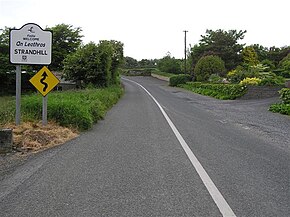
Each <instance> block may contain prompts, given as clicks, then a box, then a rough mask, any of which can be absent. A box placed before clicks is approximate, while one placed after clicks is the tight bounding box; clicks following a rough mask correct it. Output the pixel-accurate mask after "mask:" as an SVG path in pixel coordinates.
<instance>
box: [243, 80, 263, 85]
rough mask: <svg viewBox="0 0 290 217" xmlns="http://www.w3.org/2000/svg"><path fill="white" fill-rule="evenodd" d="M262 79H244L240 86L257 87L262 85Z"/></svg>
mask: <svg viewBox="0 0 290 217" xmlns="http://www.w3.org/2000/svg"><path fill="white" fill-rule="evenodd" d="M261 81H262V80H261V79H260V78H244V79H243V80H242V81H241V82H240V84H241V85H244V86H248V85H250V86H256V85H259V84H260V83H261Z"/></svg>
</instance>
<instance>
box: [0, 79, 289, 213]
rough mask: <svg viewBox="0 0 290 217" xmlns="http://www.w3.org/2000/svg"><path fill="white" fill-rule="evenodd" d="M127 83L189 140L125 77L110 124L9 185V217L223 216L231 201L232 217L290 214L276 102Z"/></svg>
mask: <svg viewBox="0 0 290 217" xmlns="http://www.w3.org/2000/svg"><path fill="white" fill-rule="evenodd" d="M126 79H130V80H134V81H136V82H138V83H139V84H141V85H143V87H144V88H146V89H147V90H148V91H149V92H150V93H151V94H152V96H153V97H154V98H155V99H156V101H157V102H158V103H159V104H160V106H161V107H162V108H161V109H162V110H164V112H165V113H166V115H168V118H169V119H170V120H171V121H172V124H173V125H174V127H176V130H177V131H178V133H180V137H182V138H177V136H176V132H174V131H173V130H172V126H170V125H169V123H168V120H166V119H165V118H164V115H163V114H162V112H161V110H160V108H159V107H158V105H157V104H156V102H155V101H154V100H153V99H152V98H151V97H150V96H149V95H148V93H146V91H145V90H144V89H143V88H142V87H140V86H139V85H137V84H136V83H133V82H131V81H128V80H123V83H124V85H125V89H126V93H125V95H124V97H123V98H122V99H121V100H120V102H119V103H118V104H117V105H116V106H115V107H113V109H112V110H111V111H110V112H109V113H108V114H107V116H106V118H105V120H104V121H101V122H99V123H98V124H97V125H95V126H94V127H93V129H92V130H90V131H88V132H86V133H83V134H82V135H81V136H80V137H78V138H77V139H75V140H73V141H71V142H68V143H66V144H65V145H63V146H61V147H57V148H54V149H51V150H48V151H45V152H42V153H40V154H38V155H37V156H35V157H34V158H31V159H29V160H28V161H27V162H26V163H25V164H24V165H22V166H19V167H18V168H17V169H16V170H15V171H14V172H13V173H11V174H10V175H9V176H7V177H5V179H3V180H1V181H0V216H134V217H135V216H166V217H167V216H205V217H210V216H214V217H215V216H226V215H225V214H222V210H223V208H224V207H225V203H226V205H228V207H229V208H230V209H231V211H232V212H233V215H232V216H247V217H248V216H267V217H268V216H279V217H284V216H285V217H287V216H290V166H289V165H290V142H289V132H290V119H289V117H287V116H282V115H279V114H273V113H271V112H269V111H267V108H268V105H269V104H270V103H271V102H273V101H276V100H277V99H267V100H247V101H242V100H237V101H219V100H214V99H212V98H209V97H204V96H200V95H197V94H193V93H189V92H187V91H184V90H181V89H178V88H171V87H168V86H167V85H166V83H165V82H162V81H159V80H156V79H154V78H150V77H130V78H126ZM182 139H184V142H185V143H186V145H188V147H189V148H190V151H192V155H194V156H196V158H197V159H198V162H199V163H200V164H201V165H202V169H204V171H205V172H206V174H207V175H208V178H206V179H205V178H202V177H201V172H200V171H199V172H198V171H197V170H196V165H194V163H192V159H190V157H188V153H187V152H185V151H184V149H183V147H182V145H181V143H180V140H182ZM189 156H190V155H189ZM210 181H212V182H213V183H214V185H215V187H216V189H217V191H215V190H213V189H212V188H211V187H210V188H209V187H208V183H210ZM213 192H214V193H213ZM214 198H215V199H214ZM219 202H220V203H219Z"/></svg>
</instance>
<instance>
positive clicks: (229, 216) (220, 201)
mask: <svg viewBox="0 0 290 217" xmlns="http://www.w3.org/2000/svg"><path fill="white" fill-rule="evenodd" d="M122 79H124V80H125V81H130V82H133V83H135V84H137V85H138V86H139V87H141V88H142V89H143V90H144V91H145V92H146V93H147V94H148V95H149V96H150V97H151V98H152V99H153V101H154V102H155V103H156V105H157V106H158V107H159V109H160V111H161V113H162V114H163V116H164V118H165V119H166V121H167V122H168V124H169V126H170V127H171V129H172V131H173V132H174V134H175V136H176V138H177V139H178V141H179V143H180V144H181V146H182V148H183V150H184V151H185V153H186V154H187V156H188V158H189V160H190V161H191V163H192V165H193V166H194V168H195V170H196V172H197V173H198V175H199V176H200V178H201V180H202V182H203V184H204V185H205V187H206V188H207V190H208V192H209V194H210V195H211V197H212V199H213V200H214V202H215V204H216V205H217V207H218V209H219V210H220V212H221V214H222V215H223V216H224V217H236V215H235V213H234V212H233V210H232V209H231V207H230V206H229V204H228V203H227V201H226V200H225V198H224V197H223V196H222V194H221V193H220V191H219V190H218V189H217V187H216V186H215V184H214V183H213V181H212V180H211V178H210V177H209V175H208V174H207V172H206V171H205V169H204V168H203V166H202V165H201V163H200V162H199V161H198V159H197V158H196V156H195V155H194V154H193V152H192V151H191V149H190V148H189V146H188V145H187V143H186V142H185V140H184V139H183V137H182V136H181V134H180V133H179V131H178V130H177V128H176V127H175V125H174V124H173V122H172V121H171V120H170V118H169V117H168V115H167V113H166V112H165V111H164V109H163V108H162V107H161V105H160V104H159V102H158V101H157V100H156V99H155V98H154V96H152V94H151V93H150V92H149V91H148V90H147V89H146V88H145V87H143V86H142V85H141V84H139V83H137V82H135V81H132V80H129V79H126V78H122Z"/></svg>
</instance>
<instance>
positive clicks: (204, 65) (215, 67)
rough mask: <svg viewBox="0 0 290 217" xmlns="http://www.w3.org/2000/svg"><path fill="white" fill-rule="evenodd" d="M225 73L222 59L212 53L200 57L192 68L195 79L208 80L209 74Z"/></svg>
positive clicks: (220, 74) (221, 74)
mask: <svg viewBox="0 0 290 217" xmlns="http://www.w3.org/2000/svg"><path fill="white" fill-rule="evenodd" d="M224 73H225V63H224V61H223V60H222V59H221V58H220V57H218V56H214V55H209V56H204V57H201V58H200V59H199V60H198V62H197V63H196V66H195V68H194V75H195V77H196V80H197V81H208V79H209V77H210V75H212V74H217V75H219V76H223V75H224Z"/></svg>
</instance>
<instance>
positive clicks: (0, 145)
mask: <svg viewBox="0 0 290 217" xmlns="http://www.w3.org/2000/svg"><path fill="white" fill-rule="evenodd" d="M12 144H13V139H12V130H11V129H0V154H2V153H7V152H10V151H12Z"/></svg>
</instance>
